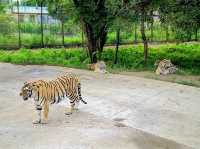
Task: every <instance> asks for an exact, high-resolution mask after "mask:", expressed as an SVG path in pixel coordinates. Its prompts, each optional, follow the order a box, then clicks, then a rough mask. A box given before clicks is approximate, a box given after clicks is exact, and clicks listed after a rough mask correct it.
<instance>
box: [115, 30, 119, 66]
mask: <svg viewBox="0 0 200 149" xmlns="http://www.w3.org/2000/svg"><path fill="white" fill-rule="evenodd" d="M119 43H120V29H119V28H118V29H117V31H116V51H115V60H114V64H117V61H118V51H119Z"/></svg>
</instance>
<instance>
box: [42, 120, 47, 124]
mask: <svg viewBox="0 0 200 149" xmlns="http://www.w3.org/2000/svg"><path fill="white" fill-rule="evenodd" d="M40 123H41V124H48V120H42V121H41V122H40Z"/></svg>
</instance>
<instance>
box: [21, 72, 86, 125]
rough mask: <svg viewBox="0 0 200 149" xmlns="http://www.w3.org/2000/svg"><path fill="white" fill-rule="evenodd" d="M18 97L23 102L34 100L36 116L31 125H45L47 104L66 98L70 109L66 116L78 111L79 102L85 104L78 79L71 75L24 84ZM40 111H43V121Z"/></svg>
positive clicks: (47, 110)
mask: <svg viewBox="0 0 200 149" xmlns="http://www.w3.org/2000/svg"><path fill="white" fill-rule="evenodd" d="M20 96H22V98H23V100H28V99H29V98H33V99H34V105H35V109H36V112H37V115H38V116H37V119H36V120H34V121H33V124H39V123H44V124H46V123H47V121H48V113H49V104H54V103H59V102H60V101H61V100H62V99H64V98H65V97H68V98H69V101H70V109H69V110H68V111H67V112H65V114H66V115H70V114H72V112H73V110H75V109H78V105H79V102H80V101H82V102H83V103H84V104H87V102H86V101H84V100H83V98H82V96H81V83H80V78H79V77H77V76H75V75H71V74H70V75H69V74H67V75H63V76H60V77H57V78H56V79H55V80H50V81H45V80H36V81H29V82H25V83H24V85H23V86H22V88H21V92H20ZM75 106H76V108H75ZM41 111H43V119H42V116H41Z"/></svg>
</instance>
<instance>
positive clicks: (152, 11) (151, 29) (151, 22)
mask: <svg viewBox="0 0 200 149" xmlns="http://www.w3.org/2000/svg"><path fill="white" fill-rule="evenodd" d="M150 13H151V14H150V15H151V42H152V41H153V21H154V20H153V10H152V11H151V12H150Z"/></svg>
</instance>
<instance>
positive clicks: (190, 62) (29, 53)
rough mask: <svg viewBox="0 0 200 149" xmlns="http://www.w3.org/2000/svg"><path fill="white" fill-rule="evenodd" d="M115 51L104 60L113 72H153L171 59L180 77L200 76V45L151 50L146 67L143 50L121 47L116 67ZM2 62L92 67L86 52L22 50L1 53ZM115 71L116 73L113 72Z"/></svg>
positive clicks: (107, 51)
mask: <svg viewBox="0 0 200 149" xmlns="http://www.w3.org/2000/svg"><path fill="white" fill-rule="evenodd" d="M114 53H115V50H114V48H106V49H105V50H104V52H103V53H102V59H103V60H104V61H105V62H106V63H107V66H108V69H110V70H111V71H112V70H114V71H116V72H117V71H123V70H125V71H143V70H154V69H155V68H154V62H155V61H156V60H158V59H160V60H161V59H164V58H167V59H171V61H172V63H174V64H175V65H177V67H178V68H179V72H178V73H179V74H182V75H184V74H185V75H188V74H199V73H200V69H199V68H200V44H187V43H184V44H179V45H175V44H169V45H161V46H156V47H150V49H149V57H148V64H147V65H145V66H144V64H143V47H142V45H139V46H135V47H122V48H120V49H119V54H118V55H119V57H118V63H117V64H116V65H114V64H113V60H114ZM0 61H2V62H10V63H15V64H49V65H61V66H72V67H82V68H86V65H87V64H88V63H89V58H88V57H87V53H86V50H84V49H81V48H76V49H74V48H72V49H64V48H63V49H47V48H46V49H38V50H30V49H20V50H18V51H11V52H9V51H3V50H1V52H0ZM114 71H113V72H114Z"/></svg>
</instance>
